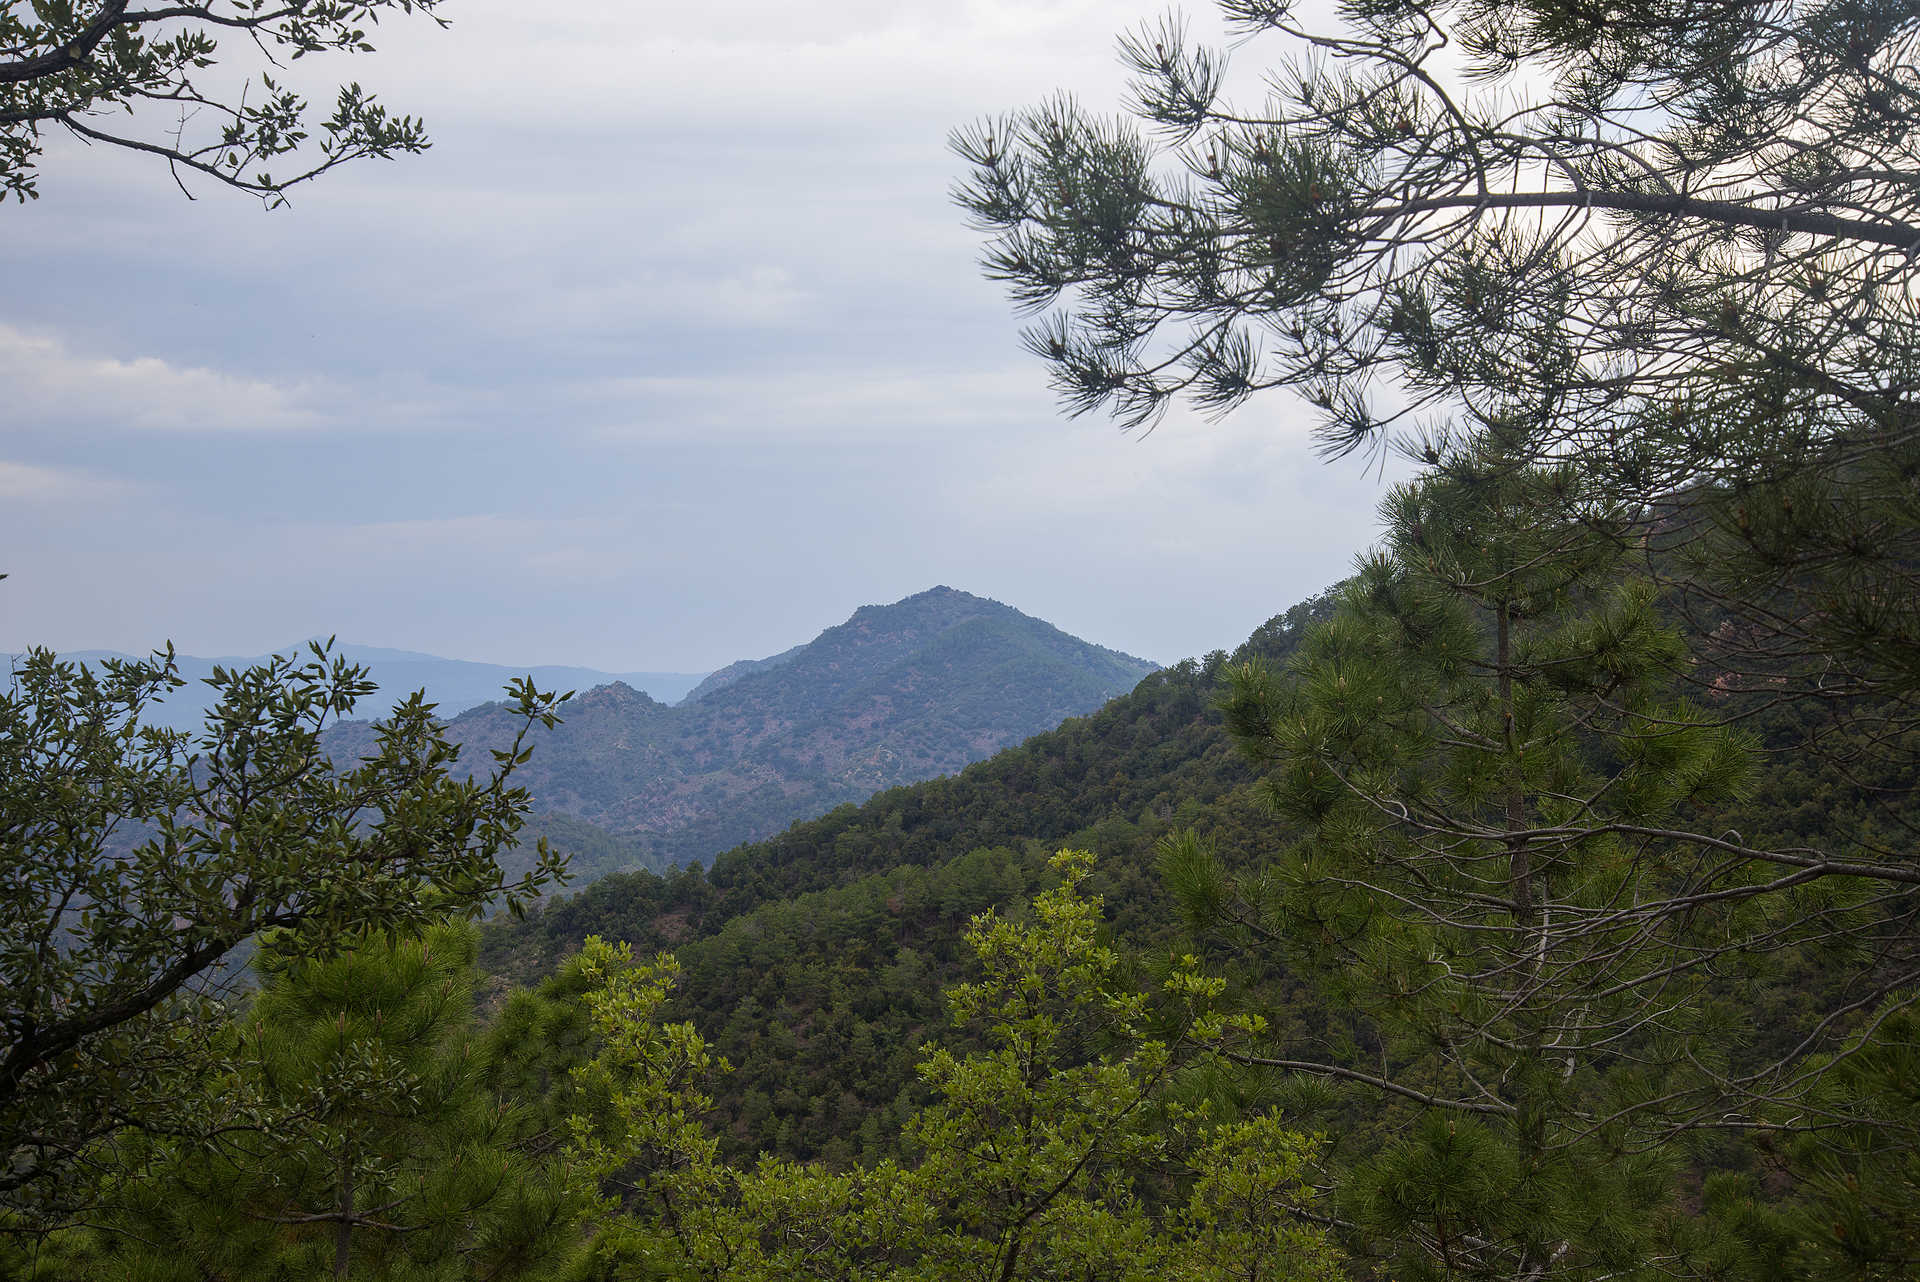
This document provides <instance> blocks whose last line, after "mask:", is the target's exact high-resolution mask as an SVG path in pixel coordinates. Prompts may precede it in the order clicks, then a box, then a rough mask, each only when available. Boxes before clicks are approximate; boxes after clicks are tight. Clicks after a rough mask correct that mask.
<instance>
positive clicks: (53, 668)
mask: <svg viewBox="0 0 1920 1282" xmlns="http://www.w3.org/2000/svg"><path fill="white" fill-rule="evenodd" d="M211 683H212V685H213V687H214V690H215V692H216V694H217V696H218V702H217V703H216V705H215V706H214V708H213V709H212V710H211V711H210V712H209V714H208V717H207V722H206V726H205V728H204V730H203V731H202V732H201V733H200V734H198V735H194V736H189V735H186V734H182V733H178V732H169V731H161V730H154V729H150V728H143V727H142V725H141V724H140V716H141V712H142V709H143V708H144V707H145V706H146V704H147V703H148V702H149V701H150V700H151V699H153V698H154V697H155V696H156V695H159V694H163V693H165V692H168V691H170V690H172V689H174V688H177V687H178V686H180V685H181V684H182V682H181V681H180V679H179V678H178V677H177V676H175V675H174V674H173V670H172V666H171V662H170V659H169V657H168V656H156V657H155V659H154V660H153V661H151V662H141V663H134V662H108V663H106V664H104V665H103V666H102V668H101V669H100V670H97V671H96V670H94V669H90V668H87V667H84V666H80V665H76V664H72V663H63V662H61V661H60V660H59V659H58V658H56V657H55V656H54V655H53V654H51V653H49V652H46V651H42V650H36V651H34V652H32V653H31V654H29V655H27V656H26V657H25V659H24V660H23V661H22V662H21V663H20V665H19V666H18V667H17V668H16V669H15V671H14V673H13V678H12V682H11V684H10V686H9V687H8V689H7V690H6V691H5V692H4V693H0V974H4V976H5V980H6V982H5V984H4V986H3V987H0V1152H4V1153H5V1154H6V1161H5V1162H4V1163H3V1164H0V1198H3V1199H4V1202H3V1203H0V1229H5V1230H22V1229H26V1230H31V1229H34V1228H36V1227H37V1226H38V1225H39V1224H40V1223H42V1222H43V1221H45V1220H47V1219H49V1218H51V1219H52V1220H54V1221H58V1220H59V1219H60V1218H61V1217H62V1216H63V1215H64V1214H66V1213H67V1212H69V1211H71V1210H73V1209H74V1208H76V1207H78V1206H80V1205H83V1204H84V1203H85V1202H86V1201H87V1200H88V1198H89V1197H90V1195H91V1194H90V1181H91V1179H92V1175H93V1171H94V1168H95V1166H96V1164H102V1165H103V1166H104V1167H105V1168H110V1167H111V1149H110V1146H109V1145H107V1144H106V1143H105V1142H106V1141H109V1140H110V1139H111V1138H112V1137H114V1136H116V1135H118V1134H120V1133H122V1132H125V1131H136V1132H147V1133H151V1134H160V1135H168V1134H172V1135H190V1134H194V1133H198V1132H200V1131H202V1130H204V1129H205V1128H207V1127H210V1126H217V1125H226V1124H229V1122H230V1121H231V1119H229V1120H228V1121H222V1120H220V1119H219V1118H217V1117H215V1116H212V1115H209V1114H208V1112H207V1110H206V1107H205V1106H206V1104H207V1099H206V1096H205V1094H204V1092H200V1091H198V1090H195V1089H193V1087H194V1084H195V1083H197V1082H198V1081H200V1080H201V1079H202V1078H203V1077H204V1075H205V1074H206V1073H207V1072H209V1071H211V1070H212V1069H213V1068H214V1066H215V1064H216V1063H217V1060H215V1061H210V1059H209V1056H217V1055H218V1054H219V1043H218V1035H219V1030H220V1028H221V1027H222V1024H223V1020H224V1016H225V1007H224V1005H223V1003H222V1001H221V999H220V991H221V988H222V975H223V974H224V973H225V972H224V971H223V970H222V969H221V968H222V967H223V966H225V965H228V964H229V963H231V962H233V961H235V960H237V959H238V958H237V954H236V950H238V949H240V948H241V947H242V946H243V945H245V944H246V943H247V941H249V940H251V939H254V938H255V937H256V936H258V935H259V934H260V933H261V932H263V931H268V930H271V931H274V932H276V941H277V942H276V947H277V948H278V949H279V950H280V951H281V952H282V953H283V954H285V955H287V956H289V957H296V958H324V957H326V956H328V955H330V954H331V953H332V952H334V951H335V950H337V949H338V948H340V947H341V946H343V945H344V944H345V943H346V942H348V941H351V940H353V939H355V938H357V937H359V936H360V935H362V934H363V933H365V932H367V931H369V930H395V931H401V932H408V931H414V930H418V929H421V928H424V927H425V926H427V925H429V924H430V923H432V922H435V921H438V920H440V919H442V918H444V917H446V916H448V915H449V914H453V915H460V914H467V915H472V914H476V913H479V912H480V911H482V910H483V909H484V908H486V907H487V906H489V905H492V904H496V903H505V904H506V905H507V906H509V907H512V908H517V907H519V906H520V905H522V904H524V903H525V901H526V900H527V899H528V897H529V896H531V895H533V894H534V893H536V892H537V891H538V890H539V889H540V888H541V887H543V886H545V885H548V884H551V883H553V882H554V881H555V880H556V879H557V878H558V877H559V876H560V873H561V861H560V858H559V856H558V855H556V854H554V853H553V852H551V851H549V850H547V849H546V848H545V846H544V845H542V847H541V848H540V850H539V853H538V856H537V857H536V859H535V861H534V865H533V867H532V868H531V870H530V871H529V872H527V873H526V874H525V875H524V876H521V877H518V878H514V879H508V878H507V877H505V876H504V875H503V874H502V873H501V871H500V868H499V866H498V864H497V863H496V862H495V857H496V856H497V855H498V854H499V853H500V852H501V851H503V850H505V849H507V848H509V847H510V846H511V845H512V844H513V842H514V840H515V835H516V833H517V832H518V831H519V828H520V825H521V822H522V819H523V815H524V812H525V810H526V808H527V799H526V796H525V794H524V793H523V792H522V791H521V790H520V789H518V788H516V787H514V786H512V782H511V780H512V775H513V771H514V769H515V768H516V767H517V766H519V765H520V764H521V763H523V762H524V761H525V760H526V758H527V753H528V751H529V750H528V749H526V748H525V747H524V744H523V741H524V737H525V735H526V733H527V732H528V731H529V730H530V729H531V728H532V727H534V726H536V725H549V726H550V725H552V724H554V723H555V722H556V721H557V717H556V715H555V713H554V708H555V706H556V703H557V700H555V699H554V698H552V697H551V696H548V695H542V694H539V693H538V692H536V691H534V690H533V689H532V687H531V686H530V685H527V684H524V683H522V684H520V685H519V686H518V688H516V689H515V690H513V691H512V693H513V696H514V697H515V698H516V700H517V701H518V705H519V709H520V715H521V717H522V723H521V738H520V739H519V740H516V741H515V742H513V743H512V745H511V746H510V747H509V748H506V749H503V750H500V751H497V752H496V753H495V754H494V760H493V762H492V768H491V769H490V770H482V771H480V772H478V773H476V774H474V775H472V776H467V775H464V774H461V773H458V770H457V768H458V765H459V762H458V749H457V747H456V746H455V745H454V744H452V743H451V742H449V741H448V740H447V739H446V738H445V736H444V734H443V732H442V727H441V726H440V724H439V722H437V721H436V720H435V719H434V716H433V705H431V704H429V703H427V702H425V701H424V698H423V697H422V696H420V695H415V696H414V697H413V698H412V699H410V700H409V701H407V702H406V703H404V704H402V705H401V706H400V707H398V708H397V709H395V711H394V713H393V715H392V716H391V717H390V718H389V719H387V720H386V721H384V722H381V723H379V725H378V729H377V737H376V741H375V744H374V746H373V747H372V749H371V750H370V751H369V752H368V753H367V755H366V756H365V757H364V758H363V759H361V760H359V761H355V762H352V763H341V764H336V763H334V762H333V761H332V760H331V759H330V758H329V757H328V755H327V752H326V751H325V749H324V748H323V747H322V733H323V731H325V730H326V728H327V727H328V726H329V725H330V724H331V723H332V722H333V721H334V720H335V719H336V718H338V717H341V716H343V715H345V714H347V713H349V712H350V711H351V710H352V708H353V705H354V701H355V700H356V699H357V698H359V697H361V696H362V695H365V694H366V693H368V692H369V691H371V689H372V688H373V687H372V683H371V682H370V681H368V680H367V675H366V672H365V670H364V669H362V668H359V667H356V666H353V665H351V664H348V663H346V662H345V661H344V660H340V659H337V658H332V657H331V656H330V655H329V654H328V652H327V650H326V648H325V647H322V646H319V645H315V646H314V647H312V649H311V651H310V652H309V653H308V654H307V655H305V656H304V657H299V656H295V657H282V658H276V659H273V660H272V661H270V662H268V663H265V664H262V665H260V666H258V667H255V668H251V669H248V670H245V671H230V670H225V669H220V670H216V672H215V675H214V676H213V677H212V678H211Z"/></svg>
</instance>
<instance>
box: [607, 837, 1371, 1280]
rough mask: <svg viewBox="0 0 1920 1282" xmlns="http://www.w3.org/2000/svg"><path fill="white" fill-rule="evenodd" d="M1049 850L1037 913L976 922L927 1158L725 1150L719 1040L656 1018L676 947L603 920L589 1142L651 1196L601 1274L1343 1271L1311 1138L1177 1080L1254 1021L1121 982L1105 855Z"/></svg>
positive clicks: (930, 1122) (917, 1132)
mask: <svg viewBox="0 0 1920 1282" xmlns="http://www.w3.org/2000/svg"><path fill="white" fill-rule="evenodd" d="M1054 866H1055V867H1056V869H1057V870H1058V871H1059V872H1060V873H1061V875H1062V877H1063V879H1064V880H1063V884H1062V885H1061V886H1059V887H1057V888H1055V889H1053V890H1050V891H1048V892H1046V893H1044V894H1042V895H1041V896H1040V897H1039V898H1038V899H1036V900H1035V902H1034V905H1033V920H1032V922H1031V923H1030V924H1026V925H1018V924H1015V923H1013V922H1010V921H1008V920H1005V919H1002V918H999V917H997V916H996V915H994V914H991V913H989V914H985V915H983V916H981V917H977V918H976V919H975V920H974V923H973V925H972V926H971V927H970V929H969V931H968V936H967V938H968V943H969V944H970V946H971V947H972V948H973V950H974V952H975V954H976V956H977V957H978V959H979V962H980V965H981V968H982V970H983V972H984V973H983V975H982V976H981V978H980V979H978V980H976V981H973V982H970V983H966V984H962V985H959V986H957V987H956V988H954V989H953V990H951V991H950V993H949V994H948V1001H949V1004H950V1006H951V1008H952V1013H953V1016H954V1018H955V1021H956V1022H957V1023H960V1024H963V1025H977V1026H979V1027H980V1028H981V1031H982V1032H983V1034H984V1038H985V1046H984V1048H983V1049H980V1050H977V1051H974V1052H970V1053H956V1052H955V1051H952V1050H949V1049H934V1048H931V1047H930V1048H929V1050H928V1054H927V1057H926V1058H925V1059H924V1060H923V1062H922V1065H921V1069H920V1071H921V1074H922V1076H923V1078H924V1079H925V1080H926V1082H927V1084H928V1086H929V1088H930V1089H931V1091H932V1093H933V1100H932V1102H931V1103H930V1104H929V1105H928V1106H927V1107H926V1108H924V1109H923V1110H921V1111H920V1112H919V1113H918V1114H917V1115H916V1116H915V1117H914V1118H913V1119H912V1121H911V1122H910V1123H909V1124H908V1128H907V1129H908V1137H909V1141H910V1143H911V1145H912V1147H913V1148H914V1150H915V1151H916V1152H917V1153H919V1155H920V1157H919V1160H918V1161H917V1162H914V1163H911V1164H904V1165H903V1164H899V1163H896V1162H894V1161H891V1160H889V1161H884V1162H881V1163H879V1164H877V1165H875V1166H873V1167H870V1168H863V1169H859V1170H856V1171H852V1172H848V1173H835V1172H832V1171H828V1170H824V1169H820V1168H806V1167H798V1166H795V1165H794V1164H792V1163H789V1162H785V1161H780V1160H770V1161H766V1162H763V1163H762V1164H761V1165H760V1166H759V1167H758V1168H756V1169H755V1170H754V1171H753V1172H752V1173H750V1174H742V1173H738V1172H736V1171H733V1170H730V1169H727V1168H725V1167H723V1166H721V1165H720V1164H719V1163H718V1157H717V1154H718V1146H717V1144H716V1143H715V1142H714V1141H713V1139H711V1138H710V1137H709V1136H708V1135H706V1134H705V1133H704V1131H703V1130H702V1128H701V1127H700V1126H699V1124H698V1121H697V1118H698V1117H699V1115H700V1114H701V1113H702V1112H704V1111H705V1109H706V1108H707V1106H708V1104H709V1103H710V1101H709V1099H708V1097H707V1096H706V1095H705V1094H704V1091H703V1088H702V1085H701V1079H702V1078H703V1077H704V1076H705V1075H706V1074H708V1073H710V1072H713V1071H716V1070H721V1069H723V1068H724V1062H723V1061H717V1060H715V1059H714V1057H713V1056H712V1054H711V1052H710V1051H709V1050H708V1049H707V1047H706V1046H705V1043H704V1042H703V1040H702V1039H701V1038H700V1037H699V1036H698V1034H696V1033H695V1032H694V1031H693V1030H692V1028H691V1027H690V1026H687V1025H675V1026H667V1027H662V1026H660V1025H659V1024H658V1023H657V1019H658V1015H659V1011H660V1009H661V1007H662V1004H663V1003H664V1001H665V998H666V993H667V989H668V987H669V986H670V984H671V982H672V980H673V978H674V970H673V967H672V964H671V962H670V961H668V960H667V959H664V958H663V959H662V960H660V961H659V962H656V963H654V964H653V965H652V966H647V967H635V966H633V965H632V963H631V956H630V954H628V953H625V952H623V951H622V950H617V949H613V948H611V947H609V946H608V945H606V944H604V943H601V942H599V941H597V940H596V941H593V942H591V943H590V944H589V945H588V948H587V949H586V950H585V952H584V954H583V955H585V956H587V957H588V958H589V959H590V960H589V961H588V962H587V963H586V964H587V968H588V973H590V974H598V973H602V968H603V967H605V968H611V969H610V971H608V972H607V973H608V978H607V980H606V982H605V985H604V987H603V988H602V989H600V990H599V991H598V992H596V993H594V994H593V995H592V996H591V997H590V999H589V1000H590V1003H591V1005H592V1008H593V1012H594V1020H595V1023H596V1025H597V1026H598V1027H599V1028H600V1029H601V1031H602V1033H603V1036H604V1039H605V1040H604V1049H603V1051H602V1052H601V1054H600V1055H599V1056H598V1057H596V1059H595V1061H594V1062H593V1064H592V1065H590V1066H589V1067H588V1068H586V1069H585V1070H583V1075H585V1076H587V1077H589V1078H591V1079H594V1080H595V1081H596V1082H599V1083H602V1084H605V1085H606V1086H608V1087H609V1088H610V1098H611V1104H612V1107H611V1110H610V1112H609V1115H608V1117H607V1118H606V1119H605V1120H595V1119H590V1118H586V1117H582V1118H580V1119H578V1120H577V1121H576V1124H575V1125H576V1137H577V1138H576V1144H575V1148H574V1150H573V1152H574V1154H575V1156H576V1157H577V1159H578V1160H580V1161H581V1162H583V1163H584V1164H585V1165H586V1166H587V1167H588V1168H589V1169H591V1170H593V1171H595V1172H596V1173H598V1174H599V1175H600V1176H602V1177H603V1178H614V1179H615V1180H616V1187H619V1188H620V1189H621V1190H622V1191H623V1193H624V1195H625V1200H626V1202H627V1204H628V1205H629V1206H632V1207H634V1208H635V1209H636V1210H638V1211H640V1212H641V1215H640V1216H639V1218H638V1219H637V1220H636V1221H629V1222H619V1223H615V1224H613V1225H611V1226H609V1228H608V1230H607V1231H606V1233H605V1235H604V1236H603V1238H602V1241H601V1243H600V1244H599V1248H598V1249H599V1250H600V1251H601V1253H602V1260H603V1265H604V1269H603V1271H602V1272H601V1274H600V1276H606V1277H625V1276H680V1275H684V1276H688V1277H699V1278H708V1279H715V1280H718V1279H737V1280H739V1282H746V1280H748V1279H775V1278H781V1279H785V1278H795V1277H819V1278H868V1279H883V1278H884V1279H899V1280H900V1282H906V1280H907V1279H927V1280H929V1282H931V1279H935V1278H953V1277H993V1278H999V1279H1007V1280H1011V1279H1016V1278H1035V1279H1038V1278H1050V1277H1059V1276H1096V1277H1103V1278H1116V1279H1142V1280H1144V1279H1148V1278H1177V1279H1194V1280H1195V1282H1198V1280H1200V1279H1225V1278H1229V1277H1233V1278H1275V1279H1279V1278H1290V1279H1305V1278H1329V1279H1330V1278H1333V1277H1336V1276H1338V1269H1337V1257H1336V1255H1335V1254H1334V1252H1333V1251H1332V1249H1331V1247H1330V1246H1329V1245H1328V1244H1327V1243H1326V1241H1325V1239H1324V1238H1323V1237H1322V1236H1321V1234H1320V1233H1319V1231H1318V1230H1315V1229H1312V1228H1310V1227H1307V1226H1305V1225H1304V1224H1302V1223H1301V1222H1300V1221H1299V1220H1298V1218H1297V1211H1298V1209H1299V1208H1300V1206H1301V1205H1302V1204H1303V1203H1304V1202H1305V1201H1306V1199H1307V1198H1308V1195H1309V1190H1308V1188H1307V1186H1306V1185H1305V1183H1304V1180H1303V1172H1304V1168H1305V1164H1306V1162H1307V1161H1309V1160H1310V1159H1311V1156H1312V1152H1313V1146H1312V1143H1311V1141H1308V1140H1305V1139H1304V1138H1303V1137H1300V1136H1298V1135H1294V1134H1292V1133H1289V1132H1287V1131H1284V1130H1282V1129H1281V1128H1280V1127H1279V1126H1278V1125H1277V1124H1276V1123H1275V1122H1274V1120H1273V1119H1271V1118H1264V1119H1258V1120H1255V1121H1250V1122H1234V1121H1227V1120H1223V1119H1222V1118H1220V1117H1219V1116H1217V1115H1216V1114H1215V1112H1214V1111H1213V1109H1212V1108H1211V1107H1210V1106H1209V1105H1208V1104H1207V1103H1206V1102H1205V1101H1204V1100H1203V1101H1201V1102H1200V1103H1197V1104H1188V1103H1183V1102H1181V1101H1180V1099H1179V1098H1178V1096H1177V1094H1176V1092H1175V1091H1174V1090H1173V1086H1174V1084H1175V1082H1176V1080H1177V1079H1178V1077H1179V1068H1180V1065H1181V1064H1182V1063H1183V1062H1184V1061H1185V1060H1186V1059H1188V1058H1189V1057H1191V1056H1192V1055H1193V1054H1195V1053H1197V1052H1200V1051H1202V1050H1204V1049H1206V1048H1207V1047H1210V1046H1212V1045H1214V1044H1216V1043H1218V1042H1220V1041H1221V1040H1223V1039H1225V1038H1228V1037H1230V1036H1232V1035H1234V1034H1236V1033H1238V1034H1244V1033H1245V1032H1247V1031H1249V1029H1250V1023H1249V1021H1247V1020H1244V1019H1227V1018H1224V1017H1222V1016H1219V1015H1217V1014H1215V1013H1213V1012H1212V1011H1211V1006H1212V1003H1213V1001H1214V999H1215V998H1217V997H1218V995H1219V992H1220V990H1221V987H1222V985H1221V984H1220V982H1219V981H1217V980H1210V979H1207V978H1205V977H1203V976H1201V975H1199V974H1198V973H1197V972H1196V971H1195V970H1194V969H1192V967H1191V965H1188V966H1186V967H1183V968H1182V969H1181V970H1180V971H1179V972H1177V973H1176V974H1175V975H1174V976H1173V977H1172V978H1170V979H1169V981H1168V982H1167V984H1166V985H1165V987H1164V989H1163V991H1162V994H1161V995H1160V998H1159V999H1158V1000H1150V999H1149V998H1148V997H1147V996H1145V995H1143V994H1140V993H1136V992H1133V991H1130V990H1128V989H1126V988H1124V987H1123V986H1122V985H1121V984H1120V971H1121V967H1120V964H1119V958H1118V956H1117V955H1116V954H1115V953H1114V952H1113V951H1112V950H1111V949H1110V948H1107V947H1105V946H1103V945H1102V944H1101V943H1100V941H1099V935H1100V914H1099V901H1098V899H1097V898H1089V897H1086V896H1084V895H1082V894H1081V893H1080V886H1081V884H1082V883H1083V882H1084V881H1085V879H1086V877H1087V875H1088V873H1089V871H1090V869H1091V866H1092V860H1091V858H1090V857H1089V856H1087V855H1085V854H1082V853H1073V852H1069V853H1063V854H1062V855H1060V856H1058V857H1057V858H1056V859H1055V860H1054Z"/></svg>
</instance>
